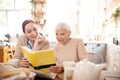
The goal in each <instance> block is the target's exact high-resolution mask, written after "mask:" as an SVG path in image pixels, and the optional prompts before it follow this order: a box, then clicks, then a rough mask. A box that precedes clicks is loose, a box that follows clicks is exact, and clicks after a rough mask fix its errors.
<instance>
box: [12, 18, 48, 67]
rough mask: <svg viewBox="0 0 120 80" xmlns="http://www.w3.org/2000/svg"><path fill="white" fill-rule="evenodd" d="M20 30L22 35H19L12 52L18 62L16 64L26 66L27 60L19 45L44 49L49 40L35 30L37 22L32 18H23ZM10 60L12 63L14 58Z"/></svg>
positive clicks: (33, 48) (46, 47)
mask: <svg viewBox="0 0 120 80" xmlns="http://www.w3.org/2000/svg"><path fill="white" fill-rule="evenodd" d="M22 30H23V33H24V35H23V36H20V37H19V39H18V42H17V45H16V50H15V53H14V58H15V59H17V61H18V63H17V64H15V65H16V66H22V67H28V66H30V64H29V61H28V60H27V59H26V58H24V56H23V54H22V51H21V46H27V47H28V48H30V49H32V50H34V51H37V50H45V49H48V48H49V47H50V44H49V42H48V41H47V40H46V39H45V37H44V36H39V33H38V30H37V24H36V23H35V22H34V21H32V20H25V21H24V22H23V24H22ZM15 59H14V60H12V61H13V62H12V61H11V62H12V63H13V64H14V63H16V62H14V61H16V60H15Z"/></svg>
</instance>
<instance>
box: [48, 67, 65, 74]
mask: <svg viewBox="0 0 120 80" xmlns="http://www.w3.org/2000/svg"><path fill="white" fill-rule="evenodd" d="M49 70H50V72H53V73H62V72H63V71H64V68H63V66H51V67H50V68H49Z"/></svg>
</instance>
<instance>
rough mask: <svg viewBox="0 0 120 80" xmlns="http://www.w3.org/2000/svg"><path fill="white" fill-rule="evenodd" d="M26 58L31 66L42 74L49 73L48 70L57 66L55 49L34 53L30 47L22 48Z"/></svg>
mask: <svg viewBox="0 0 120 80" xmlns="http://www.w3.org/2000/svg"><path fill="white" fill-rule="evenodd" d="M21 49H22V52H23V55H24V57H26V58H28V60H29V61H30V63H31V66H32V67H33V68H34V69H35V70H40V71H41V72H49V70H48V68H49V67H50V66H53V65H55V64H56V59H55V55H54V50H53V49H48V50H40V51H33V50H31V49H29V48H28V47H26V46H24V47H21Z"/></svg>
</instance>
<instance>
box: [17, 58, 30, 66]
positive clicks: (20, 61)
mask: <svg viewBox="0 0 120 80" xmlns="http://www.w3.org/2000/svg"><path fill="white" fill-rule="evenodd" d="M18 65H19V66H21V67H29V66H30V62H29V61H28V60H27V59H26V58H22V59H21V60H19V62H18Z"/></svg>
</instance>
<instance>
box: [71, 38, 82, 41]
mask: <svg viewBox="0 0 120 80" xmlns="http://www.w3.org/2000/svg"><path fill="white" fill-rule="evenodd" d="M71 40H72V41H82V39H81V38H71Z"/></svg>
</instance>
